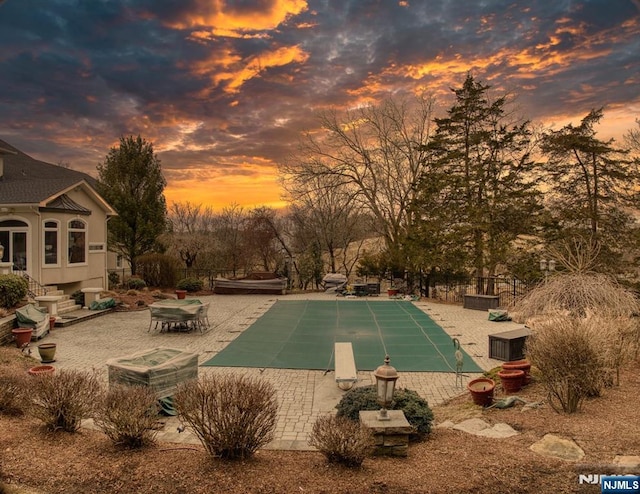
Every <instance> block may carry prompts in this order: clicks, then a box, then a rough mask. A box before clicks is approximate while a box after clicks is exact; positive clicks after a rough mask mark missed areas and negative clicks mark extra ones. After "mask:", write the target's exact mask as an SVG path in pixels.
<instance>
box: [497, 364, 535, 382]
mask: <svg viewBox="0 0 640 494" xmlns="http://www.w3.org/2000/svg"><path fill="white" fill-rule="evenodd" d="M502 370H521V371H524V379H523V380H522V385H523V386H526V385H527V384H529V383H530V382H531V362H529V361H528V360H526V359H523V360H516V361H513V362H505V363H504V364H502Z"/></svg>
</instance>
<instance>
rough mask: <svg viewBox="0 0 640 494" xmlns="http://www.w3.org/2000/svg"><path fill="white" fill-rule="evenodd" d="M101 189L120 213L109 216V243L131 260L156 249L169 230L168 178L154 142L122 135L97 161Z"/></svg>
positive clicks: (134, 268)
mask: <svg viewBox="0 0 640 494" xmlns="http://www.w3.org/2000/svg"><path fill="white" fill-rule="evenodd" d="M97 168H98V191H99V193H100V194H101V195H102V197H104V198H105V199H106V200H107V202H109V204H111V206H112V207H113V208H114V209H115V211H116V212H117V213H118V216H115V217H114V218H111V219H110V220H109V224H108V228H109V231H108V233H109V244H110V246H112V247H113V248H114V249H115V250H116V252H118V253H119V254H121V255H122V256H123V257H124V258H125V259H127V260H128V261H129V263H130V264H131V274H136V258H137V257H138V256H140V255H142V254H146V253H149V252H153V251H154V249H155V247H156V240H157V238H158V236H159V235H160V234H162V233H163V232H164V231H165V230H166V225H167V223H166V216H167V207H166V202H165V198H164V195H163V191H164V188H165V186H166V180H165V179H164V177H163V175H162V170H161V167H160V160H159V159H158V158H157V157H156V155H155V154H154V152H153V144H151V143H149V142H147V141H146V140H144V139H143V138H142V137H140V136H138V137H133V136H129V137H121V138H120V145H119V147H113V148H111V149H110V150H109V154H108V155H107V156H106V158H105V161H104V163H101V164H99V165H98V167H97Z"/></svg>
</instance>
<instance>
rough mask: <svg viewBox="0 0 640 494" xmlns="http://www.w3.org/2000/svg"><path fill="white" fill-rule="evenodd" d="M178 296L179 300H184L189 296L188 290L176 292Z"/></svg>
mask: <svg viewBox="0 0 640 494" xmlns="http://www.w3.org/2000/svg"><path fill="white" fill-rule="evenodd" d="M176 296H177V297H178V300H182V299H184V298H185V297H186V296H187V291H186V290H176Z"/></svg>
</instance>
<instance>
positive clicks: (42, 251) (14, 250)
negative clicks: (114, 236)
mask: <svg viewBox="0 0 640 494" xmlns="http://www.w3.org/2000/svg"><path fill="white" fill-rule="evenodd" d="M95 184H96V180H95V179H94V178H92V177H91V176H89V175H87V174H85V173H81V172H78V171H75V170H71V169H68V168H64V167H61V166H57V165H53V164H50V163H45V162H44V161H39V160H36V159H33V158H32V157H30V156H28V155H27V154H25V153H23V152H22V151H20V150H18V149H16V148H15V147H13V146H11V145H10V144H9V143H7V142H5V141H3V140H1V139H0V253H1V254H2V258H1V260H0V273H4V274H6V273H9V272H13V273H17V274H23V275H27V276H28V277H29V278H30V283H31V284H32V286H33V285H35V286H38V284H39V285H41V286H56V287H57V289H58V290H63V291H64V292H65V293H66V294H70V293H72V292H74V291H76V290H79V289H82V288H96V287H104V288H106V287H107V286H108V283H107V221H108V220H109V218H110V217H111V216H113V215H115V214H116V213H115V211H114V210H113V209H112V208H111V206H109V204H107V203H106V201H105V200H104V199H103V198H102V197H100V195H99V194H98V193H97V192H96V189H95ZM32 291H34V293H36V294H40V293H42V292H40V293H38V292H37V291H35V290H33V289H32Z"/></svg>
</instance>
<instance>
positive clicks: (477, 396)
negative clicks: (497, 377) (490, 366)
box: [467, 377, 496, 407]
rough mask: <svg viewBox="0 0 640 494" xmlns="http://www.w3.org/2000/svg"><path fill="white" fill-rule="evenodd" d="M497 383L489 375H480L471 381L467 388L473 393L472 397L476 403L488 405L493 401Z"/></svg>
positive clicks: (482, 405)
mask: <svg viewBox="0 0 640 494" xmlns="http://www.w3.org/2000/svg"><path fill="white" fill-rule="evenodd" d="M495 387H496V383H495V382H494V381H493V379H489V378H488V377H479V378H477V379H473V380H472V381H469V383H468V384H467V389H468V390H469V392H470V393H471V398H472V399H473V402H474V403H475V404H476V405H480V406H481V407H488V406H489V405H491V403H492V402H493V390H494V389H495Z"/></svg>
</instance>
